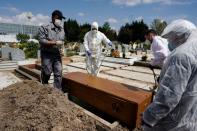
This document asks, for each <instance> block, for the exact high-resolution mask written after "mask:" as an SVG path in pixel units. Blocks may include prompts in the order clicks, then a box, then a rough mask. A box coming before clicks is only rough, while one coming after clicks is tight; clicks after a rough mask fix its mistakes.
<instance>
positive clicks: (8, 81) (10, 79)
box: [0, 72, 21, 90]
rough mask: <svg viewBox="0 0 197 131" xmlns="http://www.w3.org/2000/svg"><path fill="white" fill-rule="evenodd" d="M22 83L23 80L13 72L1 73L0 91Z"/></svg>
mask: <svg viewBox="0 0 197 131" xmlns="http://www.w3.org/2000/svg"><path fill="white" fill-rule="evenodd" d="M20 81H21V80H20V79H19V78H17V77H16V76H15V75H14V74H12V73H11V72H0V90H2V89H3V88H6V87H7V86H9V85H12V84H15V83H17V82H20Z"/></svg>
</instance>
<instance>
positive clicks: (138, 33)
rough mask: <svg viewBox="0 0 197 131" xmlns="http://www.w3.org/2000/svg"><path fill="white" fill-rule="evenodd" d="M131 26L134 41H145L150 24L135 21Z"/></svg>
mask: <svg viewBox="0 0 197 131" xmlns="http://www.w3.org/2000/svg"><path fill="white" fill-rule="evenodd" d="M131 28H132V30H133V37H132V41H133V42H135V41H145V37H144V36H145V33H146V32H147V30H148V25H146V24H145V23H144V21H143V20H141V21H133V22H132V24H131Z"/></svg>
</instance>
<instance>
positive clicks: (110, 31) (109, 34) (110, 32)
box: [99, 22, 117, 41]
mask: <svg viewBox="0 0 197 131" xmlns="http://www.w3.org/2000/svg"><path fill="white" fill-rule="evenodd" d="M99 31H101V32H102V33H104V34H105V35H106V36H107V38H109V39H110V40H111V41H114V40H117V33H116V31H115V30H113V29H111V27H110V24H109V23H108V22H105V23H104V24H103V26H101V27H99Z"/></svg>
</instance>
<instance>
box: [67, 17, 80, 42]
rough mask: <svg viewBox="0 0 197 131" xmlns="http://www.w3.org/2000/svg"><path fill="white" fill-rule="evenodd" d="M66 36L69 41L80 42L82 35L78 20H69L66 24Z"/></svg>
mask: <svg viewBox="0 0 197 131" xmlns="http://www.w3.org/2000/svg"><path fill="white" fill-rule="evenodd" d="M64 31H65V36H66V38H67V40H68V41H70V42H71V41H78V40H79V34H80V27H79V24H78V23H77V21H76V20H72V19H68V21H65V22H64Z"/></svg>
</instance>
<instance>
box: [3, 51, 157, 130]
mask: <svg viewBox="0 0 197 131" xmlns="http://www.w3.org/2000/svg"><path fill="white" fill-rule="evenodd" d="M132 56H135V57H139V58H140V57H141V55H134V54H133V55H132ZM70 59H71V63H68V64H64V65H63V73H64V74H66V73H70V72H83V73H87V71H86V68H85V58H84V57H81V56H73V57H70ZM37 71H38V72H39V70H37ZM155 72H156V74H157V75H158V74H159V73H160V70H155ZM98 77H100V78H104V79H109V80H112V81H116V82H120V83H122V84H125V85H128V87H129V86H134V87H137V88H142V89H145V90H150V88H151V87H152V86H154V76H153V73H152V71H151V70H150V69H149V68H147V67H142V66H133V65H127V64H124V63H113V62H109V61H104V62H103V63H102V66H101V68H100V74H99V75H98ZM27 79H28V78H27V77H25V76H23V75H21V74H19V73H17V72H15V71H13V70H12V71H0V121H3V122H2V123H1V124H0V130H28V129H32V130H41V129H42V130H45V129H46V130H51V131H64V130H66V131H67V130H76V131H80V130H91V131H94V130H95V131H108V130H112V131H127V130H128V128H127V127H124V126H123V125H121V124H119V123H118V122H113V123H112V124H109V123H108V122H107V121H105V120H103V119H101V118H99V117H98V116H95V115H91V113H87V110H85V109H83V108H81V107H79V106H77V105H76V104H74V103H72V102H70V101H69V100H68V99H67V97H66V95H67V94H63V93H62V92H59V91H57V90H56V89H53V88H50V87H51V86H52V83H53V75H52V76H51V78H50V82H49V83H50V85H49V86H50V87H47V88H45V86H43V85H41V84H40V83H38V82H35V81H28V80H27ZM106 123H108V124H106ZM107 125H108V126H107ZM109 125H110V126H109ZM112 125H113V126H112ZM135 130H137V129H135Z"/></svg>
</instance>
